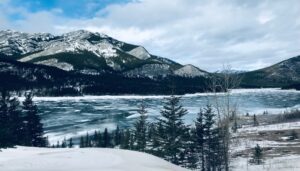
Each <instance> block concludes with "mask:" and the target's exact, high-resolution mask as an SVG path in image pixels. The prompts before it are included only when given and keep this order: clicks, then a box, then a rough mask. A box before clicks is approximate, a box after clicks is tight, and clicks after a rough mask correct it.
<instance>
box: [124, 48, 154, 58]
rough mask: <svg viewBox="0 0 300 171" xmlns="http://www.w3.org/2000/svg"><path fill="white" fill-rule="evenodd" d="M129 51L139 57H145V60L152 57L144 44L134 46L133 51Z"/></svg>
mask: <svg viewBox="0 0 300 171" xmlns="http://www.w3.org/2000/svg"><path fill="white" fill-rule="evenodd" d="M128 53H129V54H130V55H132V56H135V57H137V58H139V59H143V60H144V59H148V58H150V57H151V55H150V54H149V53H148V51H147V50H146V49H145V48H144V47H142V46H139V47H137V48H134V49H132V50H131V51H129V52H128Z"/></svg>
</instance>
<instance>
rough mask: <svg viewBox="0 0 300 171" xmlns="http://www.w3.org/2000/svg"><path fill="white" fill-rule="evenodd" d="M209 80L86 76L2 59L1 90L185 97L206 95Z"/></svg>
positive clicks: (103, 75)
mask: <svg viewBox="0 0 300 171" xmlns="http://www.w3.org/2000/svg"><path fill="white" fill-rule="evenodd" d="M206 81H207V79H206V78H204V77H197V78H193V79H190V78H184V77H174V76H170V77H166V78H164V79H150V78H148V77H141V78H135V77H133V78H128V77H126V76H124V75H123V74H118V73H103V74H100V75H99V74H91V73H89V74H82V73H80V72H77V71H65V70H61V69H59V68H57V67H52V66H45V65H37V64H32V63H24V62H18V61H15V60H8V59H2V58H0V82H1V84H0V90H2V89H7V90H17V91H20V90H28V89H31V90H34V93H35V95H41V96H45V95H46V96H63V95H68V96H70V95H82V94H90V95H106V94H110V95H113V94H171V93H176V94H185V93H196V92H203V91H204V90H205V89H206V84H205V83H206Z"/></svg>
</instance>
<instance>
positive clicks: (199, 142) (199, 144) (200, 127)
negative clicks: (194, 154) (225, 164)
mask: <svg viewBox="0 0 300 171" xmlns="http://www.w3.org/2000/svg"><path fill="white" fill-rule="evenodd" d="M203 115H204V113H203V110H202V109H200V112H199V113H198V117H197V119H196V122H195V126H196V129H195V134H194V135H195V139H194V140H195V144H196V145H195V146H196V149H197V151H198V154H199V159H200V164H201V170H205V166H206V164H205V151H204V145H205V142H204V121H203Z"/></svg>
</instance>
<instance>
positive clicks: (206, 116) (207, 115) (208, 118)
mask: <svg viewBox="0 0 300 171" xmlns="http://www.w3.org/2000/svg"><path fill="white" fill-rule="evenodd" d="M214 117H215V114H214V113H213V111H212V107H211V106H210V105H207V107H206V108H205V109H204V113H203V121H204V125H203V127H204V131H203V137H204V151H205V157H206V169H207V170H211V169H213V170H214V169H215V168H214V167H216V166H215V160H216V154H218V153H216V145H217V144H216V143H218V142H217V138H216V137H217V131H216V130H215V129H213V127H214V126H215V120H214Z"/></svg>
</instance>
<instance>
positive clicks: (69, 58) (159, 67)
mask: <svg viewBox="0 0 300 171" xmlns="http://www.w3.org/2000/svg"><path fill="white" fill-rule="evenodd" d="M1 56H2V57H5V58H9V59H14V60H18V61H20V62H29V63H35V64H40V65H47V66H54V67H57V68H59V69H62V70H65V71H76V72H79V73H83V74H91V75H97V74H101V73H111V72H118V73H122V74H124V75H125V76H127V77H149V78H154V77H161V76H162V77H166V76H168V75H174V76H180V77H198V76H199V77H200V76H205V74H206V72H204V71H202V70H200V69H198V68H196V67H193V66H190V65H187V66H182V65H181V64H178V63H176V62H174V61H172V60H169V59H167V58H162V57H157V56H154V55H152V54H150V53H149V52H148V51H147V50H146V49H145V48H144V47H142V46H137V45H132V44H128V43H125V42H121V41H118V40H116V39H113V38H111V37H109V36H107V35H105V34H100V33H93V32H89V31H85V30H79V31H74V32H70V33H66V34H62V35H58V36H55V35H52V34H49V33H36V34H29V33H21V32H16V31H11V30H6V31H0V57H1Z"/></svg>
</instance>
